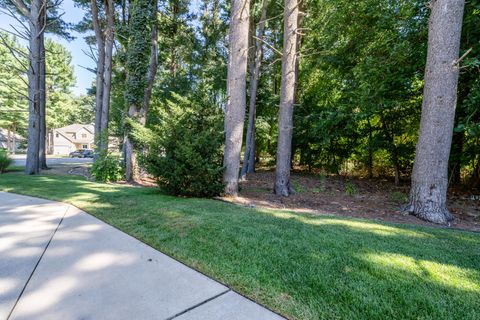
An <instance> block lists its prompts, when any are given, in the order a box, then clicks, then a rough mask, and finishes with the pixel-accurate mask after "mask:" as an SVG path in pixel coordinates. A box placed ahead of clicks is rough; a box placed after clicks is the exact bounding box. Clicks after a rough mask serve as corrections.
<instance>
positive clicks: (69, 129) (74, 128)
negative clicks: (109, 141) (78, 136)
mask: <svg viewBox="0 0 480 320" xmlns="http://www.w3.org/2000/svg"><path fill="white" fill-rule="evenodd" d="M81 129H85V130H87V131H88V132H90V133H91V134H93V132H94V129H93V125H91V124H78V123H74V124H71V125H69V126H66V127H62V128H58V129H55V130H58V131H61V132H74V133H76V132H78V131H80V130H81Z"/></svg>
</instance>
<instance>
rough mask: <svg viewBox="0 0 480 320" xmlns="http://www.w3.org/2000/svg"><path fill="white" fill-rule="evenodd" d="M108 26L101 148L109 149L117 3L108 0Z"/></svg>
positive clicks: (105, 150) (106, 8) (106, 9)
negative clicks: (109, 119) (109, 120)
mask: <svg viewBox="0 0 480 320" xmlns="http://www.w3.org/2000/svg"><path fill="white" fill-rule="evenodd" d="M105 3H106V7H105V11H106V12H107V27H106V29H105V64H104V69H103V90H102V91H103V92H102V115H101V121H100V140H99V141H100V150H101V151H102V152H107V151H108V118H109V113H110V92H111V88H112V64H113V44H114V41H115V39H114V32H115V29H114V28H115V3H114V1H113V0H107V1H106V2H105Z"/></svg>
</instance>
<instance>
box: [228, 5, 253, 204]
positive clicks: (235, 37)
mask: <svg viewBox="0 0 480 320" xmlns="http://www.w3.org/2000/svg"><path fill="white" fill-rule="evenodd" d="M249 18H250V0H233V2H232V8H231V15H230V33H229V58H228V74H227V107H226V112H225V153H224V165H225V173H224V176H223V181H224V183H225V194H226V195H228V196H236V195H237V193H238V175H239V167H240V151H241V149H242V135H243V122H244V118H245V107H246V73H247V55H248V27H249Z"/></svg>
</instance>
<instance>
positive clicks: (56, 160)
mask: <svg viewBox="0 0 480 320" xmlns="http://www.w3.org/2000/svg"><path fill="white" fill-rule="evenodd" d="M12 158H13V164H12V165H13V166H21V167H24V166H25V162H26V155H13V156H12ZM92 162H93V159H91V158H62V157H55V156H53V157H47V165H48V166H76V165H81V164H86V163H92Z"/></svg>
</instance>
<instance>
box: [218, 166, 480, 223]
mask: <svg viewBox="0 0 480 320" xmlns="http://www.w3.org/2000/svg"><path fill="white" fill-rule="evenodd" d="M274 178H275V172H274V171H260V172H257V173H255V174H252V175H249V176H248V180H247V181H244V182H242V183H241V190H240V197H239V198H237V199H226V200H227V201H231V202H236V203H240V204H244V205H247V206H251V207H253V206H255V207H266V208H275V209H289V210H294V211H300V212H302V211H303V212H314V213H319V214H337V215H342V216H348V217H358V218H367V219H373V220H379V221H390V222H400V223H413V224H419V225H433V224H431V223H428V222H424V221H421V220H419V219H417V218H415V217H413V216H410V215H406V214H404V213H403V212H402V211H401V208H402V206H403V205H404V204H405V203H406V201H407V200H408V190H409V186H408V184H405V185H402V186H399V187H395V185H394V184H393V182H391V181H388V180H381V179H375V180H361V179H353V178H346V177H342V176H326V175H312V174H303V173H293V174H292V181H293V186H294V188H295V190H296V193H295V194H294V195H292V196H290V197H288V198H285V197H279V196H276V195H274V194H273V181H274ZM478 194H479V193H476V194H475V193H474V192H473V190H470V191H459V190H450V196H449V198H450V200H449V204H448V206H449V209H450V211H451V212H452V213H453V215H454V216H455V220H454V222H453V223H452V224H451V227H454V228H461V229H467V230H473V231H480V197H479V196H478Z"/></svg>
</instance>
